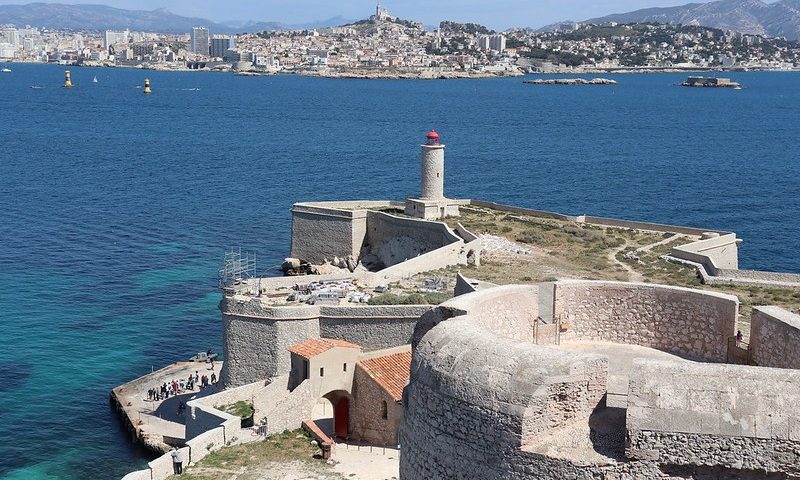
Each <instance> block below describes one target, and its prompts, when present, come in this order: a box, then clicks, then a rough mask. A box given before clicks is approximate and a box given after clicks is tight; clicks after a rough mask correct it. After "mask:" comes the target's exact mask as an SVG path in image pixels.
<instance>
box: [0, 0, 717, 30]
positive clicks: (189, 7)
mask: <svg viewBox="0 0 800 480" xmlns="http://www.w3.org/2000/svg"><path fill="white" fill-rule="evenodd" d="M44 1H48V0H44ZM49 1H53V2H57V1H59V0H49ZM689 1H690V0H677V1H676V0H605V1H604V0H597V1H592V0H494V1H493V0H429V1H422V0H384V1H383V2H382V3H383V5H384V6H386V7H387V8H388V9H389V11H390V12H391V13H392V14H393V15H396V16H399V17H401V18H407V19H411V20H417V21H422V22H424V23H425V24H426V25H434V24H438V23H439V21H441V20H443V19H451V20H460V21H467V20H469V21H475V22H479V23H483V24H485V25H488V26H490V27H493V28H496V29H503V28H506V27H511V26H519V27H528V26H532V27H539V26H542V25H546V24H549V23H553V22H555V21H558V20H566V19H570V20H585V19H587V18H591V17H597V16H602V15H607V14H609V13H618V12H625V11H630V10H635V9H638V8H646V7H655V6H672V5H682V4H685V3H689ZM694 1H698V0H694ZM699 1H704V0H699ZM20 3H27V2H26V1H20V0H0V4H20ZM62 3H100V4H105V5H110V6H113V7H119V8H129V9H138V10H152V9H155V8H160V7H163V8H166V9H168V10H170V11H171V12H174V13H177V14H180V15H186V16H198V17H204V18H208V19H210V20H213V21H227V20H256V21H282V22H288V23H304V22H309V21H314V20H323V19H327V18H330V17H334V16H336V15H342V16H343V17H345V18H352V19H359V18H366V17H367V16H368V15H369V14H370V12H372V11H373V10H374V8H375V2H374V1H372V0H223V1H220V0H193V1H190V0H83V1H79V2H70V1H63V0H62Z"/></svg>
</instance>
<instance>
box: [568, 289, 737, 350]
mask: <svg viewBox="0 0 800 480" xmlns="http://www.w3.org/2000/svg"><path fill="white" fill-rule="evenodd" d="M553 311H554V315H555V317H556V319H557V320H558V322H560V326H561V329H562V331H563V332H564V333H562V335H561V339H562V341H573V340H591V341H605V342H613V343H624V344H631V345H641V346H644V347H650V348H655V349H657V350H662V351H664V352H668V353H672V354H675V355H679V356H681V357H684V358H690V359H694V360H702V361H706V362H725V360H726V357H727V352H728V339H729V338H731V337H733V336H734V335H736V321H737V317H738V312H739V300H738V299H737V298H736V297H734V296H732V295H725V294H721V293H715V292H709V291H703V290H692V289H688V288H680V287H669V286H665V285H654V284H644V283H623V282H595V281H583V280H565V281H560V282H556V283H555V302H554V309H553Z"/></svg>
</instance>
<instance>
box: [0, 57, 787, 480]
mask: <svg viewBox="0 0 800 480" xmlns="http://www.w3.org/2000/svg"><path fill="white" fill-rule="evenodd" d="M9 67H10V68H11V69H12V70H13V72H12V73H10V74H0V347H2V351H0V356H1V357H0V358H2V360H0V392H2V398H3V400H2V402H0V477H1V478H4V479H80V478H118V477H121V476H122V475H123V474H125V473H126V472H128V471H130V470H133V469H137V468H141V467H143V466H144V465H145V464H146V461H147V457H146V456H145V455H144V454H143V452H141V451H139V450H137V449H136V448H134V447H133V446H132V445H131V443H130V442H129V439H128V437H127V435H126V433H125V431H124V429H123V428H122V426H121V424H120V422H119V421H118V419H117V417H116V416H115V415H114V412H113V411H112V409H111V408H110V406H109V402H108V394H109V390H110V389H111V388H112V387H114V386H116V385H118V384H120V383H123V382H125V381H128V380H130V379H132V378H134V377H137V376H139V375H142V374H144V373H147V372H150V370H151V368H153V367H155V368H159V367H161V366H163V365H165V364H168V363H171V362H173V361H177V360H184V359H186V358H188V357H189V356H191V355H193V354H194V353H196V352H198V351H204V350H206V349H208V348H213V349H215V350H216V351H220V350H221V333H220V315H219V312H218V310H217V303H218V301H219V300H220V296H219V294H218V293H217V290H216V276H217V269H218V267H219V266H220V264H221V260H222V257H223V253H224V251H225V249H226V248H228V247H243V248H244V249H247V250H252V251H255V252H256V253H257V255H258V261H259V265H260V270H261V273H264V274H269V273H274V272H273V271H272V269H273V268H274V267H273V266H274V265H276V264H278V263H279V262H280V261H281V259H282V258H283V257H284V256H286V254H287V253H288V248H289V235H290V212H289V208H290V207H291V205H292V203H293V202H297V201H302V200H327V199H355V198H369V199H376V198H377V199H380V198H393V199H402V198H404V197H405V196H408V195H413V194H414V193H415V192H416V191H417V189H418V172H419V165H418V155H419V144H420V143H421V142H422V141H423V140H424V136H425V133H426V132H427V131H428V130H429V129H431V128H435V129H437V130H438V131H439V133H440V134H441V135H442V139H443V142H444V143H446V144H447V183H446V191H447V193H448V195H449V196H451V197H456V198H480V199H488V200H494V201H497V202H503V203H508V204H514V205H521V206H527V207H534V208H539V209H546V210H552V211H558V212H565V213H571V214H583V213H588V214H595V215H607V216H615V217H622V218H631V219H641V220H649V221H655V222H664V223H674V224H680V225H692V226H700V227H705V228H709V229H724V230H732V231H735V232H737V233H738V234H739V236H740V237H741V238H743V239H744V243H743V245H742V246H741V250H740V258H741V266H742V267H743V268H760V269H766V270H785V271H792V272H800V257H798V256H797V254H796V252H797V250H798V248H800V223H799V222H798V220H797V218H796V215H797V213H798V212H800V195H799V194H798V193H799V192H798V186H800V177H799V175H800V141H798V139H799V138H800V114H798V112H799V111H800V110H799V108H800V76H798V74H791V73H732V74H731V75H730V76H731V77H732V78H733V79H734V80H736V81H740V82H742V83H743V84H744V85H745V86H746V88H745V89H744V90H741V91H731V90H714V89H686V88H680V87H677V86H674V84H675V83H677V82H679V81H681V80H682V79H683V78H684V77H685V75H681V74H653V75H622V76H613V75H611V76H610V77H612V78H615V79H616V80H618V81H619V84H618V85H616V86H610V87H609V86H584V87H569V86H534V85H524V84H523V83H522V81H521V79H489V80H452V81H363V80H328V79H317V78H301V77H293V76H275V77H261V78H248V77H235V76H232V75H228V74H212V73H159V72H145V71H139V70H124V69H90V68H72V69H71V70H72V73H73V75H72V76H73V82H74V83H75V85H76V86H75V88H73V89H71V90H67V89H64V88H61V84H62V83H63V71H64V68H63V67H57V66H45V65H20V64H11V65H9ZM95 76H97V79H98V83H96V84H94V83H92V82H91V80H92V78H93V77H95ZM145 77H149V78H150V79H151V80H152V84H153V90H154V93H153V94H152V95H150V96H145V95H143V94H142V90H141V89H140V88H137V87H139V86H141V85H142V83H143V80H144V78H145ZM31 86H40V87H42V88H38V89H32V88H30V87H31Z"/></svg>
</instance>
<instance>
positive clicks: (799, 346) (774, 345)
mask: <svg viewBox="0 0 800 480" xmlns="http://www.w3.org/2000/svg"><path fill="white" fill-rule="evenodd" d="M799 352H800V315H796V314H794V313H792V312H789V311H788V310H784V309H782V308H779V307H755V308H753V315H752V317H751V319H750V358H751V360H752V361H753V362H754V363H755V364H756V365H761V366H762V367H774V368H793V369H800V354H799Z"/></svg>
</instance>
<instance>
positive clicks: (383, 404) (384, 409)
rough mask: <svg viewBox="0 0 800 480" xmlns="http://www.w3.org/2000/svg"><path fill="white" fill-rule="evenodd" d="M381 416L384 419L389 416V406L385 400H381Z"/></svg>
mask: <svg viewBox="0 0 800 480" xmlns="http://www.w3.org/2000/svg"><path fill="white" fill-rule="evenodd" d="M381 418H382V419H384V420H386V419H387V418H389V406H388V405H387V404H386V401H385V400H384V401H383V402H381Z"/></svg>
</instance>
